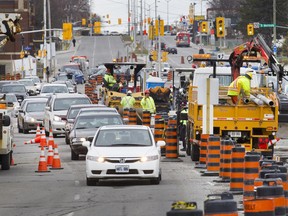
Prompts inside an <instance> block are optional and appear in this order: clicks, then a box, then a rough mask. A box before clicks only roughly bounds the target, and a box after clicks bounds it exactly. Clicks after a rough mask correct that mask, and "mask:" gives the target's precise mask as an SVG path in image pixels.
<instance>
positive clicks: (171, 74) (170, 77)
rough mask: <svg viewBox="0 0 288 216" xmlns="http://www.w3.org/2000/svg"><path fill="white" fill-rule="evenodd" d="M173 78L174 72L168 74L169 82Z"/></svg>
mask: <svg viewBox="0 0 288 216" xmlns="http://www.w3.org/2000/svg"><path fill="white" fill-rule="evenodd" d="M172 78H173V72H172V71H168V73H167V81H171V80H172Z"/></svg>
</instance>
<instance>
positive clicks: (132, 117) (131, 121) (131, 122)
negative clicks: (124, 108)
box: [128, 108, 137, 125]
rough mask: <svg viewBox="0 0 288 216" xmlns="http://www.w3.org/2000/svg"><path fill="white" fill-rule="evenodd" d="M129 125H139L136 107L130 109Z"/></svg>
mask: <svg viewBox="0 0 288 216" xmlns="http://www.w3.org/2000/svg"><path fill="white" fill-rule="evenodd" d="M128 124H129V125H137V114H136V109H133V108H130V109H129V122H128Z"/></svg>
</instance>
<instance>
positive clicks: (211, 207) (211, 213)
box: [204, 192, 238, 216]
mask: <svg viewBox="0 0 288 216" xmlns="http://www.w3.org/2000/svg"><path fill="white" fill-rule="evenodd" d="M213 197H214V198H213ZM219 197H220V198H219ZM204 216H238V211H237V202H236V201H235V200H234V199H233V195H232V194H231V193H228V192H224V193H222V194H210V195H208V199H207V200H205V201H204Z"/></svg>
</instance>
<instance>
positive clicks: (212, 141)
mask: <svg viewBox="0 0 288 216" xmlns="http://www.w3.org/2000/svg"><path fill="white" fill-rule="evenodd" d="M206 165H207V171H208V172H209V171H213V172H219V170H220V137H218V136H214V135H210V136H209V138H208V144H207V163H206Z"/></svg>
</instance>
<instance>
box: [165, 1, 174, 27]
mask: <svg viewBox="0 0 288 216" xmlns="http://www.w3.org/2000/svg"><path fill="white" fill-rule="evenodd" d="M165 1H166V2H167V25H169V2H170V1H172V0H165Z"/></svg>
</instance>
